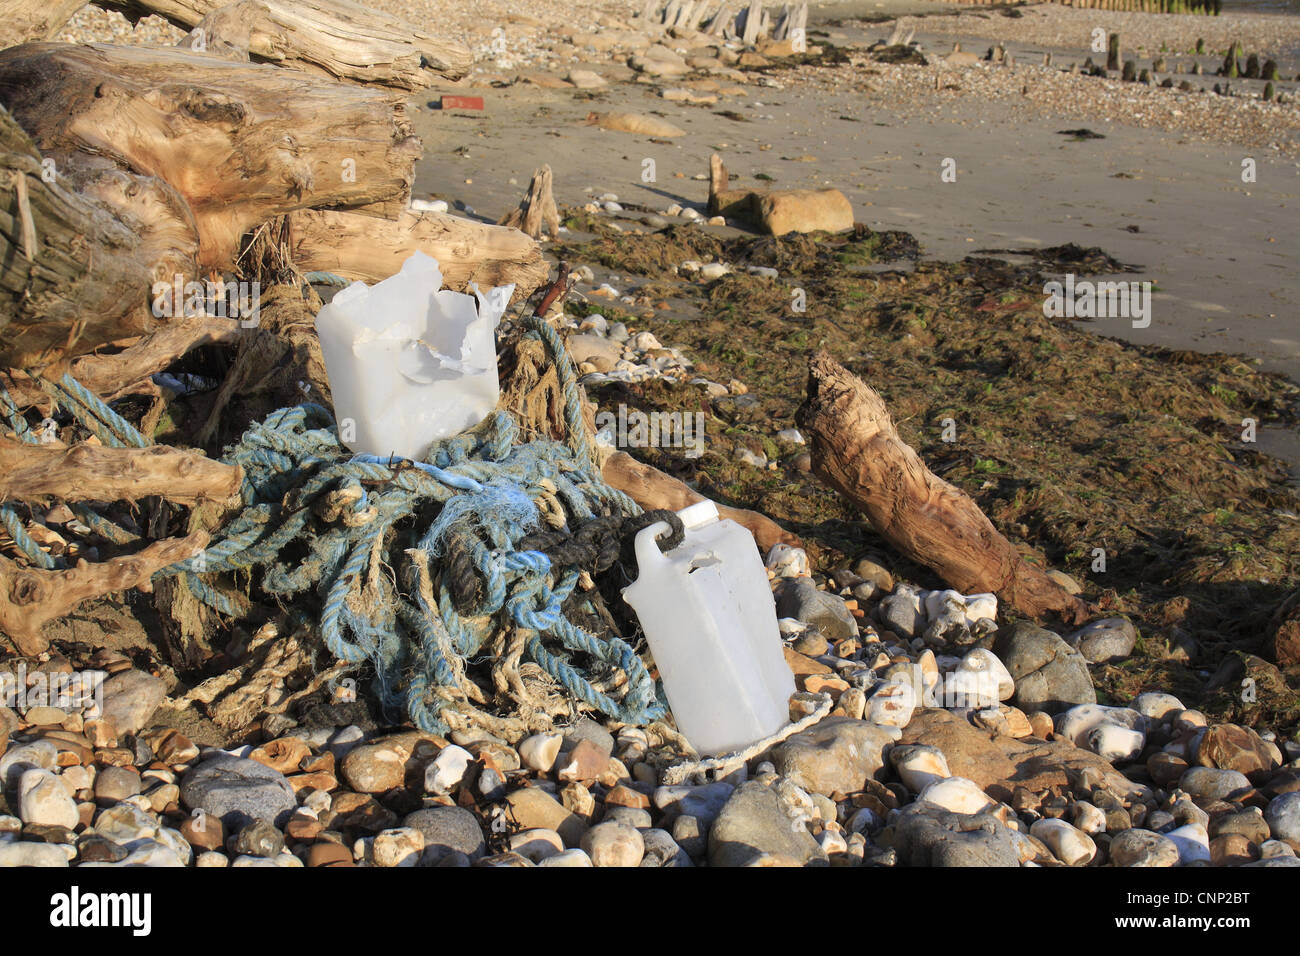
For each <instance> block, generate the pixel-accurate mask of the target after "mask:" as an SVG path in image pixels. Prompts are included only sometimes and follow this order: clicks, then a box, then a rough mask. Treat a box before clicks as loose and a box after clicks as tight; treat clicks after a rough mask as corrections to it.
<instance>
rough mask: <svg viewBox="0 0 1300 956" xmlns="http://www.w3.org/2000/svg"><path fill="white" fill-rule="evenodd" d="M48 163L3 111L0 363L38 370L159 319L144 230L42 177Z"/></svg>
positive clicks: (141, 330)
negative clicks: (150, 300)
mask: <svg viewBox="0 0 1300 956" xmlns="http://www.w3.org/2000/svg"><path fill="white" fill-rule="evenodd" d="M0 55H2V54H0ZM47 169H48V167H43V166H42V157H41V155H40V153H39V152H38V151H37V149H36V147H35V145H34V144H33V142H32V140H31V138H30V137H29V136H28V135H27V134H26V133H25V132H24V131H23V130H22V129H20V128H19V126H18V124H17V123H16V122H14V120H13V119H12V118H11V117H10V116H9V114H8V113H7V112H5V111H4V110H2V109H0V368H11V367H17V366H21V367H42V366H45V365H48V364H50V363H51V362H53V361H55V360H57V359H59V358H61V357H62V356H63V355H64V354H65V353H67V352H69V351H73V350H76V351H87V350H89V349H91V348H94V347H96V346H98V345H102V344H103V343H105V342H111V341H113V340H115V339H120V338H122V337H123V336H124V335H131V334H133V333H134V334H142V333H144V332H147V331H149V330H150V329H151V328H152V327H153V326H154V325H155V324H156V323H155V322H154V321H153V320H152V318H151V316H150V314H149V311H148V309H147V307H146V298H147V295H148V292H149V284H150V282H151V281H152V275H151V263H150V261H149V258H150V253H148V252H147V250H146V249H145V248H144V242H143V241H142V239H141V237H140V236H139V235H138V234H137V232H136V231H135V230H133V229H132V227H131V225H130V224H129V223H128V222H124V221H123V218H122V217H120V216H118V215H117V214H115V213H114V212H113V211H112V210H110V209H108V208H107V207H105V206H104V205H102V204H100V203H97V202H94V201H93V200H90V199H86V198H84V197H82V196H79V195H77V194H75V193H73V192H71V191H70V190H68V189H65V188H64V187H62V186H61V185H59V183H58V182H57V178H56V181H55V182H46V181H45V178H47Z"/></svg>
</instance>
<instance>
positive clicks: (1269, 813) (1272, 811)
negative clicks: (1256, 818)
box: [1264, 790, 1300, 844]
mask: <svg viewBox="0 0 1300 956" xmlns="http://www.w3.org/2000/svg"><path fill="white" fill-rule="evenodd" d="M1264 819H1265V820H1266V821H1267V822H1268V828H1269V832H1270V833H1271V834H1272V835H1273V839H1274V840H1286V841H1288V842H1290V843H1297V844H1300V791H1294V790H1293V791H1292V792H1290V793H1284V794H1282V795H1280V796H1277V797H1274V798H1273V799H1272V800H1270V801H1269V803H1268V808H1267V809H1266V810H1265V811H1264Z"/></svg>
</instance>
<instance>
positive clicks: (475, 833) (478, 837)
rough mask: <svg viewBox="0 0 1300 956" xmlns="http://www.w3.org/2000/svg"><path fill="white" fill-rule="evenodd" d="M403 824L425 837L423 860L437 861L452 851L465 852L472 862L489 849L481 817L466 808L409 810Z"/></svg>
mask: <svg viewBox="0 0 1300 956" xmlns="http://www.w3.org/2000/svg"><path fill="white" fill-rule="evenodd" d="M402 827H404V828H407V829H414V830H418V831H420V833H421V834H422V835H423V837H424V860H425V861H426V863H430V862H436V861H437V860H439V859H441V858H442V857H445V856H447V855H448V854H451V853H463V854H464V855H465V856H466V857H468V858H469V860H470V861H471V862H475V861H477V860H479V859H480V858H481V857H482V856H483V854H484V853H485V852H486V851H487V841H486V840H485V839H484V838H483V830H482V827H480V825H479V821H478V817H476V816H474V814H472V813H471V812H470V811H468V810H466V809H465V808H464V807H426V808H425V809H423V810H416V811H415V812H414V813H409V814H407V815H406V817H405V818H403V820H402Z"/></svg>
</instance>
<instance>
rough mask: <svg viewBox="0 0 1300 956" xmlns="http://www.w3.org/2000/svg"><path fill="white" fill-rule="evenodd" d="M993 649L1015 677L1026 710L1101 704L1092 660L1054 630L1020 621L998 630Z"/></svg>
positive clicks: (1054, 710)
mask: <svg viewBox="0 0 1300 956" xmlns="http://www.w3.org/2000/svg"><path fill="white" fill-rule="evenodd" d="M993 652H994V653H995V654H996V655H997V656H998V658H999V659H1000V660H1001V661H1002V663H1003V664H1005V665H1006V668H1007V670H1008V671H1009V672H1010V674H1011V677H1012V679H1013V680H1015V682H1016V693H1015V697H1014V702H1015V705H1016V706H1017V707H1019V708H1020V709H1021V710H1023V711H1025V712H1026V713H1029V712H1031V711H1035V710H1042V711H1046V712H1047V713H1049V714H1055V713H1059V712H1060V711H1062V710H1067V709H1069V708H1070V707H1073V706H1075V705H1076V704H1095V703H1097V692H1096V690H1095V689H1094V688H1093V685H1092V676H1091V675H1090V674H1089V673H1088V662H1087V661H1086V660H1084V658H1083V655H1082V654H1080V653H1079V652H1078V651H1076V650H1075V649H1074V648H1072V647H1070V645H1069V644H1067V643H1065V641H1063V640H1061V639H1060V638H1059V637H1057V636H1056V635H1055V634H1053V633H1052V632H1051V631H1048V630H1044V629H1043V628H1041V627H1038V626H1037V625H1035V624H1032V623H1030V622H1028V621H1019V622H1017V623H1015V624H1012V625H1011V626H1009V627H1003V628H1000V629H999V630H998V631H997V633H996V635H995V636H994V639H993Z"/></svg>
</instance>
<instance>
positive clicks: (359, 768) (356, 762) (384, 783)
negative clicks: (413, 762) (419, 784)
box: [339, 741, 410, 793]
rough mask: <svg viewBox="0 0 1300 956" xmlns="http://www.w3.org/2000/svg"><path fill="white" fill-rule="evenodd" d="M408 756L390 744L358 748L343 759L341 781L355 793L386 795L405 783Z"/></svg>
mask: <svg viewBox="0 0 1300 956" xmlns="http://www.w3.org/2000/svg"><path fill="white" fill-rule="evenodd" d="M409 757H410V753H409V752H408V751H407V750H406V748H404V747H401V746H399V745H398V744H396V743H394V742H389V741H386V742H382V743H373V744H362V745H360V746H358V747H354V748H353V749H352V750H350V751H349V752H348V755H347V756H346V757H344V758H343V762H342V765H341V766H340V768H339V769H340V770H341V771H342V774H343V779H344V780H346V781H347V783H348V786H350V787H351V788H352V789H353V790H355V791H356V792H357V793H386V792H387V791H389V790H393V789H395V788H397V787H400V786H401V785H402V783H403V780H404V779H405V772H406V761H407V759H408V758H409Z"/></svg>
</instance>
